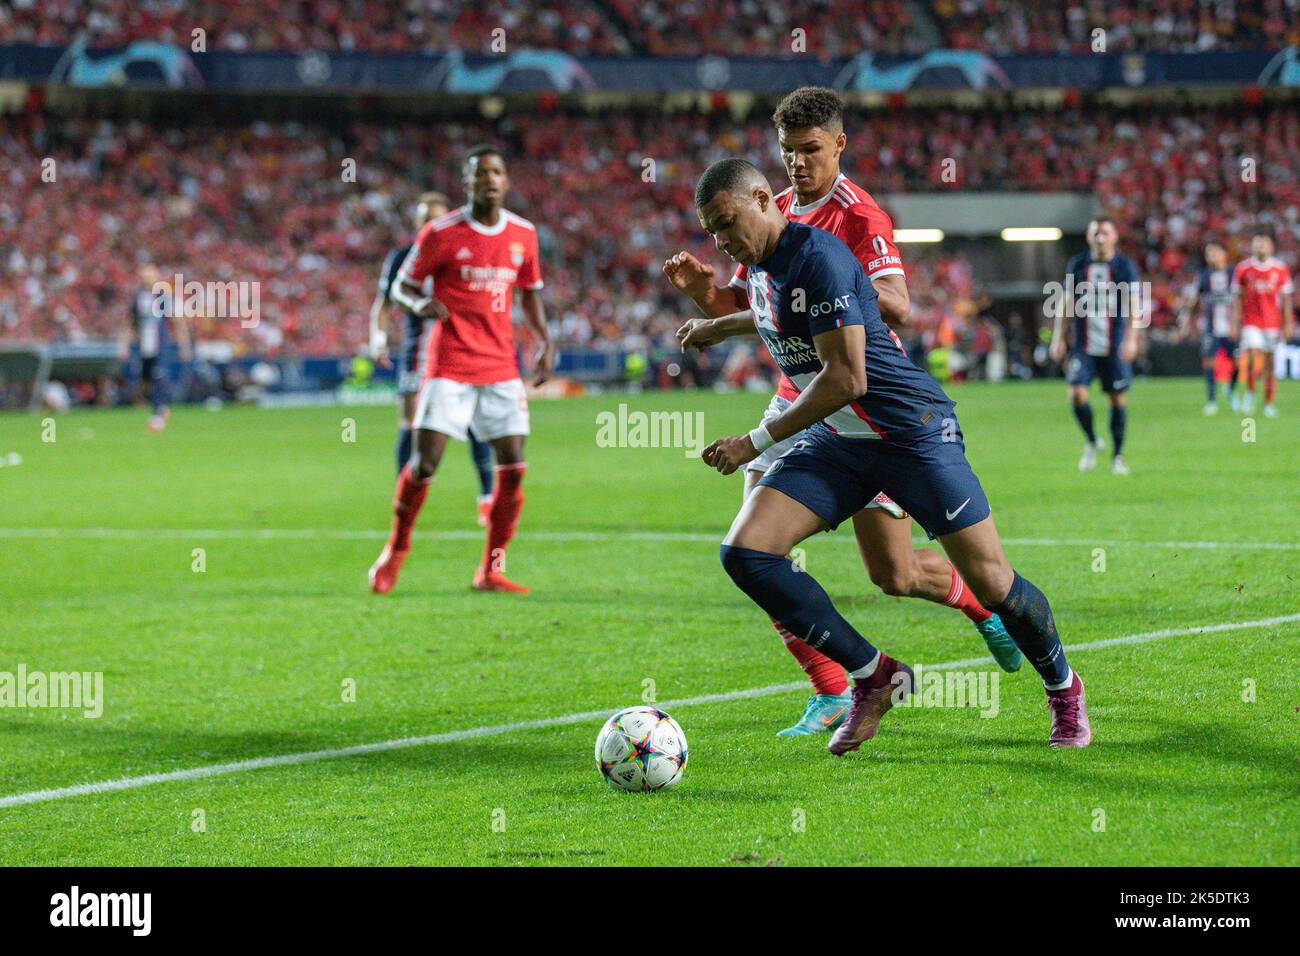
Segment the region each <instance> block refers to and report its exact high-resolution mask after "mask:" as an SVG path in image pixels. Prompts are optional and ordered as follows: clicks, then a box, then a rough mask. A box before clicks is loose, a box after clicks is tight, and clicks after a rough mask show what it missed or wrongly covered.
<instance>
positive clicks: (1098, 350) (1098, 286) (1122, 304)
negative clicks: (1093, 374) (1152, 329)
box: [1065, 252, 1138, 355]
mask: <svg viewBox="0 0 1300 956" xmlns="http://www.w3.org/2000/svg"><path fill="white" fill-rule="evenodd" d="M1065 272H1066V275H1067V276H1072V277H1073V282H1074V312H1073V315H1074V343H1073V345H1072V346H1071V349H1072V350H1073V351H1075V352H1080V353H1083V354H1085V355H1118V354H1119V347H1120V345H1122V344H1123V342H1124V333H1125V332H1126V331H1127V330H1128V324H1129V320H1130V318H1132V316H1130V315H1129V305H1130V290H1131V289H1132V285H1131V283H1135V282H1137V281H1138V274H1137V267H1136V266H1135V265H1133V260H1131V259H1129V258H1128V257H1127V256H1121V255H1119V254H1116V255H1115V256H1114V258H1112V259H1110V260H1105V259H1094V258H1093V257H1092V253H1091V252H1081V253H1079V254H1078V255H1077V256H1075V257H1074V258H1073V259H1071V260H1070V262H1069V264H1068V265H1067V266H1066V267H1065Z"/></svg>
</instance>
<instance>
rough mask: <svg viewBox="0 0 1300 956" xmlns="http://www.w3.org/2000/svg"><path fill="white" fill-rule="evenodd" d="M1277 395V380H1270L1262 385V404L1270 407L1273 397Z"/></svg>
mask: <svg viewBox="0 0 1300 956" xmlns="http://www.w3.org/2000/svg"><path fill="white" fill-rule="evenodd" d="M1276 394H1277V379H1276V378H1270V379H1269V380H1268V381H1267V382H1265V383H1264V404H1265V405H1272V404H1273V396H1274V395H1276Z"/></svg>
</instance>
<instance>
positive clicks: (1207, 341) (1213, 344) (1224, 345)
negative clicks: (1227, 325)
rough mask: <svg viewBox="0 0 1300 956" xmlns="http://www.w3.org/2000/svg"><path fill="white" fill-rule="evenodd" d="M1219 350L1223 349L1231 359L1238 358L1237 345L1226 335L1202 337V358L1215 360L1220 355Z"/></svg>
mask: <svg viewBox="0 0 1300 956" xmlns="http://www.w3.org/2000/svg"><path fill="white" fill-rule="evenodd" d="M1219 349H1223V354H1224V355H1226V356H1228V358H1229V359H1235V358H1236V357H1237V343H1236V342H1234V341H1232V339H1230V338H1228V337H1227V336H1226V335H1209V334H1206V335H1202V336H1201V358H1214V356H1216V355H1218V354H1219Z"/></svg>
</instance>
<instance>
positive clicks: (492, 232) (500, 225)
mask: <svg viewBox="0 0 1300 956" xmlns="http://www.w3.org/2000/svg"><path fill="white" fill-rule="evenodd" d="M462 208H463V209H464V210H465V221H466V222H467V223H469V227H470V228H471V229H473V230H474V231H475V232H477V233H479V234H480V235H483V236H499V235H501V233H503V232H504V231H505V228H506V211H505V209H504V208H503V209H502V210H501V215H500V217H499V218H498V219H497V224H496V225H495V226H485V225H483V223H481V222H479V221H478V220H477V219H475V218H474V213H473V212H471V211H470V206H469V203H466V204H465V205H464V206H463V207H462Z"/></svg>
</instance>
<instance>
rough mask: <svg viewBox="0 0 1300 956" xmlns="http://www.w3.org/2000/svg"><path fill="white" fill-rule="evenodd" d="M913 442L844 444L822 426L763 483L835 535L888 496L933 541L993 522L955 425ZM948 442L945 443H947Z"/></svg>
mask: <svg viewBox="0 0 1300 956" xmlns="http://www.w3.org/2000/svg"><path fill="white" fill-rule="evenodd" d="M945 421H946V422H947V423H948V424H947V425H946V426H945V425H943V424H942V423H940V427H937V428H931V429H928V430H926V431H925V432H923V433H922V434H920V435H919V436H916V437H909V438H907V439H901V440H898V439H894V438H891V439H890V440H889V441H883V440H879V439H872V438H844V437H842V436H840V435H837V434H835V433H834V432H833V431H831V430H830V429H829V428H827V427H826V426H825V425H822V424H820V423H819V424H817V425H814V426H813V427H812V428H810V429H808V431H807V432H805V433H804V436H803V437H802V438H801V439H800V440H799V441H798V442H797V443H796V444H795V446H794V447H793V448H791V449H790V450H789V451H788V452H786V453H785V454H784V455H782V456H781V457H780V458H778V459H777V460H776V462H775V463H774V464H773V465H772V467H771V468H769V469H768V470H767V474H765V475H764V476H763V478H762V479H761V480H760V481H759V484H760V485H768V486H770V487H772V488H775V489H776V490H777V491H779V492H781V493H782V494H786V495H789V496H790V497H791V498H793V499H794V500H795V501H797V502H799V503H800V504H802V505H803V506H804V507H806V508H808V510H810V511H812V512H813V514H815V515H817V516H818V517H819V518H821V519H822V520H823V521H825V522H826V524H827V525H829V526H830V527H831V528H835V527H836V526H837V525H839V524H840V523H841V522H842V521H844V520H845V519H847V518H851V517H853V516H854V515H855V514H857V513H858V512H859V511H861V510H862V509H863V508H865V507H866V506H867V504H868V503H869V502H870V501H871V499H873V498H875V497H876V495H878V494H879V493H880V492H882V491H883V492H884V493H885V494H887V495H889V497H891V498H893V499H894V500H895V501H896V502H898V503H899V504H900V505H902V507H903V508H905V509H906V510H907V511H908V512H909V513H910V514H911V515H912V517H913V518H915V519H916V521H917V523H918V524H919V525H920V526H921V527H922V528H924V529H925V530H926V532H927V533H928V534H929V535H930V537H932V538H937V537H939V536H941V535H945V534H952V533H953V532H954V531H960V530H961V529H962V528H968V527H970V526H971V525H973V524H976V523H977V522H980V521H983V520H984V519H985V518H987V517H988V516H989V510H990V509H989V500H988V498H987V497H985V495H984V489H983V488H981V487H980V483H979V479H978V478H976V477H975V472H973V471H971V467H970V463H969V462H967V461H966V442H965V440H964V439H963V438H962V433H961V428H960V427H959V426H958V425H957V420H956V419H955V418H953V417H951V416H950V417H949V418H948V419H946V420H945ZM945 438H946V439H947V440H946V441H945Z"/></svg>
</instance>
